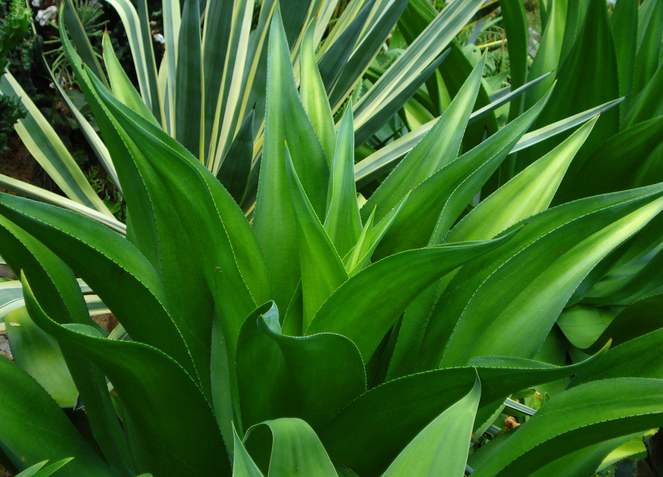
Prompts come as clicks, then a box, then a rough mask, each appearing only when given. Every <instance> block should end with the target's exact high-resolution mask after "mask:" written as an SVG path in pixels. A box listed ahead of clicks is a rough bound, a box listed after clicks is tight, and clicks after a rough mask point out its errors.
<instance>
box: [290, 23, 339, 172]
mask: <svg viewBox="0 0 663 477" xmlns="http://www.w3.org/2000/svg"><path fill="white" fill-rule="evenodd" d="M314 28H315V25H313V24H312V25H311V26H310V27H309V28H308V30H307V31H306V34H305V35H304V41H303V43H302V48H301V54H300V59H299V66H300V73H299V80H300V85H299V92H300V94H301V97H302V104H303V105H304V110H305V111H306V114H307V115H308V117H309V119H310V120H311V125H312V126H313V129H314V130H315V134H316V136H317V137H318V140H319V141H320V145H321V146H322V150H323V151H324V152H325V154H326V156H327V159H328V160H329V161H331V160H332V158H333V157H334V143H335V138H336V133H335V131H334V117H333V116H332V111H331V107H330V106H329V99H328V98H327V93H326V92H325V85H324V84H323V82H322V77H321V75H320V71H319V70H318V65H317V64H316V59H315V44H314V41H315V39H314V38H313V35H314V33H315V29H314Z"/></svg>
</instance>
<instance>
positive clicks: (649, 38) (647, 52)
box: [633, 2, 663, 91]
mask: <svg viewBox="0 0 663 477" xmlns="http://www.w3.org/2000/svg"><path fill="white" fill-rule="evenodd" d="M639 14H640V21H639V24H638V48H637V53H636V56H635V61H634V62H633V67H634V70H633V90H634V91H640V90H641V89H642V88H644V86H645V84H647V83H648V82H649V79H650V78H651V77H652V76H653V75H654V72H655V71H656V70H657V68H658V67H659V64H660V53H661V37H663V5H661V2H649V5H641V6H640V8H639Z"/></svg>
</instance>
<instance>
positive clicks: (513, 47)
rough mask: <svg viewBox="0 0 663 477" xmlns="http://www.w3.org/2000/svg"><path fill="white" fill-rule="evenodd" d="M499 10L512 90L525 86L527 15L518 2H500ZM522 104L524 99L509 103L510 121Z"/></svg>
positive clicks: (516, 0)
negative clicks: (507, 53)
mask: <svg viewBox="0 0 663 477" xmlns="http://www.w3.org/2000/svg"><path fill="white" fill-rule="evenodd" d="M500 8H501V10H502V21H503V22H504V30H505V31H506V38H507V42H506V46H507V49H508V51H509V72H510V74H511V88H512V89H514V88H517V87H518V86H521V85H523V84H525V80H526V78H527V63H528V59H527V46H528V45H527V14H526V13H525V5H524V4H523V3H522V2H521V1H519V0H500ZM523 103H524V98H521V99H519V100H518V101H514V102H513V103H511V107H510V109H509V117H510V118H511V119H513V118H515V117H516V115H517V114H519V113H520V112H521V111H522V108H523Z"/></svg>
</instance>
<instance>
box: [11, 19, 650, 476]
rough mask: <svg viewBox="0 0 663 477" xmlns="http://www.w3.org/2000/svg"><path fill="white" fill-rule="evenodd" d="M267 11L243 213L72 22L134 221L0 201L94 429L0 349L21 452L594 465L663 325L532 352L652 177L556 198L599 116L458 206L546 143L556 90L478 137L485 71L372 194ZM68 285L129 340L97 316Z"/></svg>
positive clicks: (42, 319)
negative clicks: (523, 402)
mask: <svg viewBox="0 0 663 477" xmlns="http://www.w3.org/2000/svg"><path fill="white" fill-rule="evenodd" d="M270 23H271V25H272V26H271V29H270V34H269V37H270V38H269V54H268V57H267V65H266V66H267V75H266V79H267V81H266V94H265V120H264V142H263V146H262V148H261V150H262V154H261V156H260V169H259V181H258V190H257V195H256V205H255V209H254V211H253V213H252V214H251V216H250V220H248V219H247V217H246V215H245V213H244V212H243V211H242V209H241V208H240V207H239V205H238V204H237V203H236V201H235V200H234V199H233V196H232V195H231V194H230V193H229V192H228V190H227V189H226V188H224V187H223V185H222V184H221V183H220V182H219V180H218V179H217V177H216V176H215V175H214V174H213V172H211V171H210V170H209V169H208V167H206V166H205V165H204V164H203V161H201V160H200V158H199V157H196V156H195V155H194V154H192V152H191V151H190V150H189V149H188V148H187V147H186V146H185V145H183V144H181V143H180V142H178V141H177V140H175V139H173V138H172V137H170V136H169V135H168V134H167V133H166V132H165V131H164V129H163V128H162V127H161V126H160V125H159V124H157V123H156V122H155V121H153V120H152V119H151V118H150V117H146V116H145V115H143V114H141V111H139V110H136V109H135V108H132V107H130V106H128V105H127V104H125V102H123V101H122V100H121V99H119V98H118V97H117V96H116V94H115V92H113V91H111V90H109V89H108V87H107V86H106V85H104V82H103V80H102V79H101V78H100V77H99V76H98V75H97V74H96V73H95V72H94V71H93V69H92V68H91V67H90V66H89V65H87V64H86V63H85V62H84V61H83V60H82V58H81V56H80V55H79V54H78V53H76V51H75V49H74V47H73V45H72V43H71V41H70V39H69V38H68V36H67V35H64V36H63V43H64V47H65V51H66V52H67V54H68V56H69V58H70V59H71V63H72V68H73V69H74V71H75V73H76V75H77V78H78V81H79V84H80V87H81V89H82V90H83V92H84V93H85V95H86V98H87V101H88V104H89V105H90V107H91V109H92V111H93V113H94V115H95V120H96V124H97V125H98V126H99V128H100V129H101V134H102V137H103V138H104V144H105V147H107V150H108V153H109V155H110V157H111V158H112V163H113V165H114V167H115V169H116V171H117V177H118V181H119V184H120V186H121V187H122V190H123V191H124V195H125V199H126V203H127V209H128V224H127V230H126V235H125V234H124V233H123V231H122V230H117V229H118V228H115V229H114V228H113V227H109V226H108V225H109V224H107V223H104V221H100V220H98V217H91V216H89V215H86V214H82V213H79V212H75V211H71V210H67V209H66V208H62V207H58V206H55V205H49V204H45V203H42V202H36V201H33V200H30V199H25V198H20V197H15V196H11V195H7V194H3V195H2V196H0V250H1V251H2V255H3V257H5V258H6V260H7V261H8V263H9V264H10V265H11V267H12V269H13V270H15V271H17V272H20V275H21V281H22V285H23V293H24V296H25V302H26V305H27V309H28V311H29V314H30V317H31V319H32V320H33V321H34V322H35V323H36V325H37V326H38V327H39V328H41V329H42V330H44V331H45V332H46V333H47V334H48V335H49V336H51V337H52V339H54V340H55V341H56V342H57V344H58V346H59V348H60V349H61V351H62V355H63V357H64V360H65V362H66V366H67V368H68V370H69V372H70V374H71V376H72V378H73V381H74V382H75V385H76V388H77V391H78V393H79V394H80V400H81V402H82V403H83V404H84V408H85V421H86V423H87V426H89V429H90V434H89V436H90V437H84V436H83V435H82V434H79V433H78V432H77V430H76V429H75V428H74V426H73V425H72V424H71V423H70V421H69V420H68V419H67V418H66V416H65V414H63V412H62V411H61V410H60V409H59V408H58V406H57V404H56V403H55V402H54V401H53V400H52V398H51V396H49V394H48V393H47V392H46V391H45V390H44V389H43V388H42V387H41V386H40V385H39V384H38V383H37V382H36V381H35V380H34V379H33V378H31V377H30V376H29V375H28V374H27V373H25V372H24V371H22V370H21V369H20V368H18V367H17V366H14V365H12V364H11V363H9V362H7V361H0V374H1V375H2V380H0V383H1V384H0V389H1V392H0V396H2V403H3V406H0V443H2V448H3V449H4V450H5V453H6V454H7V456H8V457H9V458H10V459H12V461H13V462H14V463H15V465H16V466H17V467H27V466H29V465H34V464H36V463H38V462H42V461H43V460H44V459H48V460H52V461H54V462H60V460H61V459H63V458H73V460H71V461H70V462H68V463H67V464H66V465H65V466H64V467H62V468H61V469H59V471H58V472H59V473H58V475H62V476H67V475H71V476H80V475H86V476H135V475H137V474H140V473H145V472H149V473H151V474H152V475H154V476H155V477H159V476H180V475H182V476H184V475H230V474H231V473H232V474H233V475H250V476H254V475H261V474H264V473H268V474H269V475H330V476H333V475H339V474H343V475H346V474H348V473H349V472H356V473H358V474H359V475H376V474H380V473H384V474H386V475H421V474H423V475H425V474H443V475H451V476H453V475H458V476H460V475H463V473H464V471H465V470H466V469H471V470H472V471H473V475H479V476H494V475H536V473H539V474H540V475H550V473H551V472H553V470H552V469H555V468H556V466H560V465H564V464H565V463H566V462H567V460H568V459H569V458H577V457H578V455H577V452H579V451H581V450H584V449H585V448H587V449H589V450H591V451H592V457H593V458H594V459H595V458H596V457H595V456H596V455H601V457H602V456H603V455H605V454H606V453H607V452H609V451H610V450H611V449H613V448H615V447H617V446H619V445H620V444H621V443H622V442H624V441H625V439H629V438H631V439H632V438H633V436H634V435H636V436H637V435H638V433H640V434H641V433H643V432H645V431H646V430H649V429H651V428H655V427H657V426H659V425H661V422H662V421H663V405H662V404H661V402H663V401H662V400H661V399H660V397H662V396H661V394H663V380H661V379H660V378H661V363H660V360H659V359H657V358H658V353H657V347H658V346H660V342H661V340H662V339H663V335H662V334H661V333H662V331H661V330H660V329H656V330H654V331H651V330H647V331H650V332H648V333H646V334H641V333H638V332H637V331H635V330H631V331H632V333H631V335H630V336H628V337H626V339H623V341H622V342H620V344H619V345H618V346H615V347H613V348H611V349H607V350H602V351H601V352H599V353H598V355H597V356H592V357H589V358H588V359H586V360H583V361H579V362H577V363H576V364H572V365H564V366H556V365H554V364H550V363H548V362H546V361H541V360H536V359H535V358H537V352H538V351H539V349H540V348H541V347H542V346H544V344H545V342H546V340H547V338H548V336H549V335H550V333H551V331H552V330H553V327H554V326H555V323H556V321H557V319H558V317H559V316H560V314H561V313H562V312H563V310H564V308H565V306H566V305H567V302H569V300H570V299H571V298H572V297H573V296H574V293H576V290H578V287H579V286H581V285H582V284H583V282H584V280H585V279H586V277H587V276H588V275H590V273H591V272H592V271H593V270H594V269H595V267H596V266H597V265H599V264H602V263H603V261H604V260H605V259H606V257H609V256H610V254H611V253H613V252H614V251H615V250H617V249H618V248H619V247H620V246H621V245H622V244H625V243H627V242H628V240H629V239H631V237H634V236H636V234H637V233H638V232H639V231H640V230H643V229H644V230H646V228H647V227H648V226H649V224H653V223H655V221H656V217H657V216H658V214H659V212H660V211H661V210H662V209H663V185H661V184H654V185H650V186H644V187H640V188H636V189H630V190H626V191H622V192H614V193H609V194H604V195H598V196H592V197H588V198H584V199H580V200H577V201H574V202H569V203H564V204H561V205H558V206H556V207H553V208H548V207H549V205H550V204H551V203H552V201H553V199H554V197H555V194H556V191H557V189H558V187H559V185H560V183H561V182H562V180H563V178H564V175H565V172H566V171H567V169H568V168H569V165H570V164H571V162H572V160H573V158H574V156H575V155H576V154H577V152H578V151H579V149H580V148H581V147H582V146H583V144H585V142H586V140H587V138H588V137H589V136H590V135H591V133H592V131H593V129H594V127H595V125H596V124H597V123H598V121H599V120H600V119H599V118H597V117H596V116H595V114H591V116H592V119H591V120H590V121H588V122H586V123H585V124H584V125H583V126H582V127H580V128H579V129H578V130H577V131H575V132H573V133H572V134H571V135H570V136H569V137H567V138H566V139H565V140H564V141H562V142H561V143H560V144H559V145H557V146H556V147H554V148H553V149H552V150H550V151H549V152H547V153H546V154H544V155H543V156H542V157H540V158H539V159H538V160H536V161H534V162H533V163H532V164H531V165H530V166H528V167H527V168H525V169H524V170H523V171H522V172H520V173H518V174H517V175H515V176H514V177H513V178H512V179H511V180H510V181H508V182H507V183H505V184H504V185H502V186H501V187H499V188H498V189H497V190H496V191H495V192H494V193H492V194H491V195H489V196H487V197H481V200H480V202H478V204H477V203H475V204H474V207H473V208H472V209H471V210H470V211H469V212H467V211H466V209H467V207H468V205H470V204H472V203H473V200H475V198H476V197H477V194H478V193H479V192H480V191H481V190H482V188H483V187H484V186H485V185H486V183H487V182H488V181H489V180H490V178H491V177H492V176H493V175H494V174H495V173H496V172H497V171H498V169H499V168H500V166H501V164H503V163H504V161H505V160H506V158H507V157H508V154H509V153H510V152H512V151H513V150H514V149H516V148H517V147H519V146H518V144H521V146H520V147H521V148H522V144H527V141H528V140H530V138H532V137H537V138H538V137H541V134H540V133H537V134H535V135H534V136H532V135H531V133H529V134H530V136H525V133H526V131H528V130H529V129H530V128H531V126H532V124H533V123H534V122H535V121H536V120H537V117H538V116H539V115H540V114H541V112H542V110H543V109H544V108H545V107H546V104H547V101H548V99H549V97H550V93H547V94H546V95H545V96H544V97H543V98H542V99H540V100H539V101H537V102H536V103H535V104H534V105H533V106H532V107H530V108H529V109H527V110H526V111H524V112H523V113H522V114H519V115H517V116H515V117H514V119H513V120H512V121H511V122H510V123H508V124H507V125H506V126H505V127H503V128H501V129H499V130H498V131H496V132H495V133H494V134H492V135H490V136H489V137H488V138H486V139H485V140H484V141H481V142H480V143H479V144H478V145H477V146H475V147H473V148H471V149H469V150H467V151H465V152H463V151H462V150H461V143H462V141H463V136H464V131H465V129H466V128H467V126H468V123H469V121H470V118H471V116H472V109H473V106H474V104H475V102H476V98H477V96H478V95H479V92H480V87H481V71H482V64H479V65H477V67H476V68H475V69H474V70H473V71H472V72H471V74H470V76H469V77H468V78H467V80H466V81H465V83H464V84H463V86H462V87H461V88H460V89H459V91H458V93H457V94H456V96H455V97H454V99H453V100H452V101H451V103H450V104H449V105H448V107H447V108H446V109H445V110H444V112H443V113H442V115H441V116H440V118H439V119H438V120H437V122H436V123H435V125H434V126H433V127H432V128H431V129H430V131H429V132H428V133H426V134H424V135H423V138H422V139H421V140H420V141H419V142H418V143H417V145H416V146H415V147H414V148H413V149H412V150H411V151H410V152H409V153H408V154H406V155H405V157H404V158H403V159H402V160H401V161H400V162H399V163H398V165H397V166H396V167H395V168H393V170H392V171H391V173H390V174H389V175H388V176H387V177H386V178H385V179H384V180H383V181H382V182H381V183H380V185H379V186H378V187H377V189H375V191H374V192H373V193H372V194H370V195H369V196H368V197H367V200H366V201H365V202H364V203H363V205H362V206H361V207H359V204H360V203H359V201H358V199H357V191H356V186H355V177H356V175H355V171H354V170H353V165H354V160H355V158H354V140H355V136H356V119H355V118H354V114H353V113H354V112H356V111H357V110H356V109H353V107H352V106H350V105H348V106H347V107H346V108H345V110H344V112H343V114H342V118H341V120H340V122H339V125H338V128H329V125H330V124H332V125H333V120H332V116H331V113H330V111H331V110H332V108H331V107H329V106H328V105H329V104H330V103H329V102H328V99H327V96H326V95H324V94H310V95H307V94H306V91H307V86H305V85H306V84H308V85H309V86H310V87H316V85H317V87H318V89H317V91H318V92H321V91H323V88H322V87H321V85H322V84H323V79H322V78H323V77H322V74H321V73H320V72H319V71H318V70H317V68H315V62H311V61H306V54H304V55H303V56H302V58H301V60H300V66H301V68H303V69H306V74H301V75H300V84H301V86H300V88H299V91H298V88H297V82H296V76H295V73H294V72H295V71H296V68H295V69H294V70H293V68H292V66H291V59H290V48H289V44H288V36H287V30H286V28H285V27H284V25H283V23H282V22H281V15H280V13H279V11H278V9H277V10H276V12H275V13H274V15H273V19H272V21H271V22H270ZM63 31H65V29H64V28H63ZM309 31H311V30H309ZM313 31H314V29H313ZM309 38H310V37H309ZM305 45H306V41H304V45H303V47H302V52H306V51H309V53H310V51H311V50H310V49H307V47H305ZM308 59H309V60H310V59H311V57H310V56H309V57H308ZM302 72H303V70H302ZM307 75H308V79H306V80H305V79H304V78H305V77H307ZM309 91H310V90H309ZM573 121H578V118H577V117H576V118H574V119H573V120H570V121H567V122H564V123H563V124H564V125H568V124H571V123H573ZM325 124H326V125H327V129H323V128H322V125H325ZM324 132H327V133H329V134H332V133H333V138H334V140H333V141H327V142H325V139H324V138H325V137H326V136H324V134H323V133H324ZM332 143H333V144H332ZM325 144H326V146H325ZM521 150H522V149H521ZM325 151H328V152H325ZM77 277H80V278H81V279H83V280H84V282H85V284H87V286H89V287H90V288H91V290H93V291H94V292H95V293H96V294H97V295H98V296H99V298H100V300H101V301H102V302H103V303H104V304H105V305H106V306H107V307H108V308H109V309H110V310H111V311H112V312H113V314H114V315H115V316H116V317H117V319H118V320H119V322H120V323H121V326H122V327H123V330H124V331H125V332H126V335H127V336H126V337H124V339H115V337H116V335H113V336H107V335H106V333H105V332H104V331H103V330H102V329H100V328H99V326H97V325H96V324H95V322H94V321H92V320H91V319H90V313H89V310H88V306H87V304H86V302H85V300H84V298H83V295H82V293H81V283H79V282H78V281H77V279H76V278H77ZM569 378H571V379H570V381H568V382H566V383H565V384H564V386H563V389H562V390H560V391H559V392H557V393H556V394H555V395H554V396H553V397H552V398H551V399H550V401H549V402H547V403H546V404H545V405H544V406H543V408H542V409H541V410H540V411H538V412H537V413H536V414H535V415H534V416H533V417H531V418H530V419H529V420H528V421H527V422H526V423H524V424H523V425H522V426H520V428H519V429H518V431H517V432H515V433H505V435H504V436H503V437H502V438H501V439H498V440H496V441H495V442H488V443H487V444H486V445H485V446H483V447H481V448H480V449H478V450H476V451H474V452H472V455H471V456H470V461H469V463H468V455H469V453H470V443H471V439H470V438H471V436H472V434H473V431H475V437H478V436H479V435H480V434H481V433H482V432H483V430H485V429H487V428H488V426H490V425H491V424H492V423H493V422H494V421H495V419H496V417H497V416H498V415H499V414H500V413H501V412H502V411H503V407H504V400H505V399H506V398H507V397H508V396H510V395H512V394H513V393H515V392H517V391H519V390H522V389H524V388H528V387H531V386H535V385H539V384H542V383H550V382H559V380H561V379H567V380H568V379H569ZM509 406H511V407H516V408H517V407H518V406H517V405H516V404H514V403H509ZM26 416H29V417H28V418H26ZM90 440H93V441H94V442H90ZM597 446H598V451H597ZM96 449H99V452H97V450H96ZM601 452H603V454H601ZM580 457H584V455H581V456H580ZM590 464H591V463H590ZM594 468H596V465H595V466H594V467H593V468H592V470H593V469H594Z"/></svg>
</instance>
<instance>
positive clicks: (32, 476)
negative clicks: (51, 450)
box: [16, 457, 73, 477]
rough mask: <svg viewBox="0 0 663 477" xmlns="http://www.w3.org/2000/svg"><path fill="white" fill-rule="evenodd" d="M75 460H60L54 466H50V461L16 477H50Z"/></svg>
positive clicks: (41, 463)
mask: <svg viewBox="0 0 663 477" xmlns="http://www.w3.org/2000/svg"><path fill="white" fill-rule="evenodd" d="M72 460H73V458H71V457H68V458H66V459H62V460H59V461H57V462H54V463H52V464H49V465H46V464H48V461H46V460H45V461H43V462H39V463H38V464H35V465H31V466H30V467H28V468H27V469H25V470H24V471H23V472H20V473H19V474H18V475H16V477H50V476H51V475H53V474H54V473H56V472H57V471H58V470H60V469H61V468H62V467H64V466H65V465H67V464H68V463H69V462H71V461H72Z"/></svg>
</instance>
